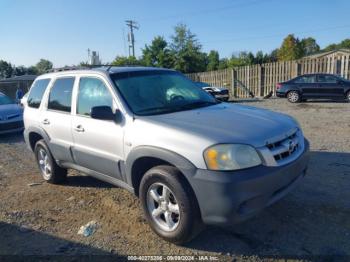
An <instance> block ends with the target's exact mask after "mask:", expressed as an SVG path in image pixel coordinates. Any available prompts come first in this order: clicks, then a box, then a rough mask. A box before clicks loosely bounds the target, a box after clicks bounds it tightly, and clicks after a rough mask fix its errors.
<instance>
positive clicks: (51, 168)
mask: <svg viewBox="0 0 350 262" xmlns="http://www.w3.org/2000/svg"><path fill="white" fill-rule="evenodd" d="M34 154H35V158H36V161H37V164H38V167H39V169H40V173H41V175H42V177H43V179H44V180H45V181H46V182H48V183H52V184H59V183H62V182H63V181H64V180H66V178H67V169H64V168H61V167H59V166H58V165H57V164H56V162H55V160H54V158H53V157H52V154H51V152H50V150H49V148H48V146H47V145H46V143H45V141H44V140H43V139H42V140H39V141H38V142H37V143H36V144H35V148H34Z"/></svg>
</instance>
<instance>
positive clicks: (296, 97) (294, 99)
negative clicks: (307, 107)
mask: <svg viewBox="0 0 350 262" xmlns="http://www.w3.org/2000/svg"><path fill="white" fill-rule="evenodd" d="M287 99H288V101H289V102H291V103H299V102H300V101H301V95H300V94H299V92H298V91H290V92H288V94H287Z"/></svg>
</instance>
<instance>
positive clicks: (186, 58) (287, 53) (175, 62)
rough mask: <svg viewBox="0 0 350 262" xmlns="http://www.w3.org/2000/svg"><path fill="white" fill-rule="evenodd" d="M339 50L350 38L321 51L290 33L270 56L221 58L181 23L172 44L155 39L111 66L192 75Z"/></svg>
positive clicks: (243, 54)
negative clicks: (205, 48) (170, 71)
mask: <svg viewBox="0 0 350 262" xmlns="http://www.w3.org/2000/svg"><path fill="white" fill-rule="evenodd" d="M340 48H350V39H345V40H343V41H342V42H340V43H338V44H330V45H328V46H327V47H325V48H324V49H321V48H320V46H319V45H318V43H317V42H316V39H314V38H312V37H306V38H302V39H299V38H297V37H295V36H294V35H293V34H289V35H288V36H287V37H286V38H284V39H283V41H282V44H281V46H280V47H279V48H276V49H274V50H273V51H272V52H270V53H264V52H262V51H258V52H257V53H255V54H254V53H252V52H246V51H241V52H239V53H238V54H237V55H235V54H233V55H232V56H231V57H228V58H227V57H226V58H221V57H220V55H219V52H218V51H216V50H211V51H210V52H209V53H205V52H203V51H202V45H201V44H200V42H199V40H198V39H197V37H196V35H195V34H193V33H192V32H191V31H190V30H189V29H188V27H187V26H186V25H184V24H179V25H177V26H176V27H175V30H174V34H173V35H172V36H171V37H170V41H169V42H168V41H166V40H165V38H164V37H163V36H156V37H155V38H154V39H153V40H152V42H151V43H150V44H149V45H145V47H144V48H143V49H142V55H141V56H140V57H139V58H135V57H125V56H117V57H116V58H115V60H114V61H113V62H112V64H114V65H118V66H123V65H144V66H154V67H165V68H173V69H176V70H179V71H181V72H183V73H193V72H203V71H213V70H218V69H225V68H232V67H237V66H245V65H252V64H263V63H268V62H276V61H288V60H295V59H299V58H301V57H303V56H308V55H312V54H315V53H318V52H324V51H332V50H337V49H340Z"/></svg>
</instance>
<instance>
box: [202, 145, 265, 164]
mask: <svg viewBox="0 0 350 262" xmlns="http://www.w3.org/2000/svg"><path fill="white" fill-rule="evenodd" d="M204 159H205V162H206V164H207V167H208V169H210V170H237V169H242V168H248V167H253V166H258V165H260V164H261V163H262V162H261V159H260V157H259V155H258V152H257V151H256V150H255V149H254V148H253V147H252V146H249V145H242V144H219V145H215V146H212V147H209V148H208V149H206V150H205V151H204Z"/></svg>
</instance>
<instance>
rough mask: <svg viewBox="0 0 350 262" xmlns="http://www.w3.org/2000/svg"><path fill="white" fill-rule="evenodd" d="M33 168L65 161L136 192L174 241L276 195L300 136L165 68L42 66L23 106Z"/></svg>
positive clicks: (292, 181)
mask: <svg viewBox="0 0 350 262" xmlns="http://www.w3.org/2000/svg"><path fill="white" fill-rule="evenodd" d="M24 123H25V140H26V143H27V145H28V147H29V148H30V149H31V150H32V151H33V152H34V153H35V157H36V160H37V163H38V166H39V168H40V172H41V174H42V176H43V178H44V179H45V180H46V181H47V182H50V183H60V182H62V181H64V180H65V179H66V176H67V169H68V168H72V169H76V170H79V171H81V172H84V173H86V174H88V175H91V176H94V177H96V178H98V179H101V180H104V181H107V182H109V183H112V184H114V185H116V186H120V187H123V188H125V189H127V190H129V191H131V192H133V193H134V194H136V195H137V196H138V197H139V198H140V202H141V205H142V208H143V211H144V214H145V217H146V219H147V220H148V222H149V224H150V226H151V227H152V229H153V230H154V231H155V232H156V233H157V234H158V235H160V236H161V237H163V238H164V239H166V240H168V241H171V242H174V243H184V242H186V241H189V240H190V239H191V238H193V237H194V236H195V235H196V234H197V233H198V232H199V230H200V229H201V228H202V225H204V224H212V225H213V224H214V225H229V224H233V223H237V222H240V221H243V220H245V219H247V218H250V217H252V216H253V215H255V214H256V213H258V212H259V211H261V210H262V209H263V208H265V207H266V206H269V205H270V204H272V203H274V202H275V201H277V200H278V199H280V198H281V197H283V196H284V195H285V194H286V193H287V192H288V191H290V189H291V188H293V187H294V186H295V185H296V184H297V183H298V182H299V181H300V180H301V178H302V177H303V176H304V175H305V173H306V169H307V163H308V154H307V152H308V148H309V144H308V142H307V140H306V139H305V138H304V136H303V133H302V130H301V128H300V126H299V124H298V123H297V122H296V121H295V120H294V119H293V118H292V117H290V116H287V115H283V114H280V113H276V112H271V111H268V110H263V109H257V108H254V107H248V106H242V105H238V104H230V103H223V102H219V101H217V100H215V98H213V97H212V96H211V95H210V94H208V93H206V92H205V91H203V90H202V89H200V88H198V87H197V86H196V85H195V84H194V83H193V82H192V81H190V80H189V79H187V78H186V77H185V76H183V75H182V74H180V73H178V72H176V71H173V70H167V69H159V68H144V67H108V68H107V67H102V68H99V69H90V70H89V69H87V70H72V71H63V72H56V73H50V74H45V75H42V76H40V77H38V78H37V79H36V80H35V82H34V83H33V85H32V87H31V90H30V93H29V96H28V100H27V105H26V106H25V112H24Z"/></svg>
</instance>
